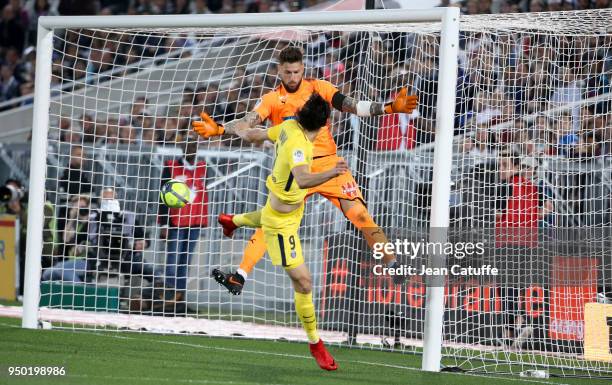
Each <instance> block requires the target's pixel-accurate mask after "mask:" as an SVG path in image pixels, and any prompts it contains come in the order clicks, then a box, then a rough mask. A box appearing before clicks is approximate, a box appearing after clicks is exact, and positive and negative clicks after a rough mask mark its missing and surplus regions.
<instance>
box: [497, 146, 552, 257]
mask: <svg viewBox="0 0 612 385" xmlns="http://www.w3.org/2000/svg"><path fill="white" fill-rule="evenodd" d="M520 160H521V158H520V156H519V155H518V154H515V153H511V152H503V153H501V154H500V155H499V157H498V169H499V174H498V186H497V191H496V194H495V199H496V207H497V209H498V210H499V211H498V213H497V215H496V221H495V235H496V237H495V239H496V246H506V245H520V246H527V247H529V246H533V245H534V244H535V242H536V241H537V232H534V231H533V228H537V227H538V223H539V218H540V213H541V208H540V202H539V200H538V189H537V187H536V186H535V185H534V184H533V182H532V181H531V180H528V179H527V178H525V177H524V176H523V175H521V172H520V171H521V170H520Z"/></svg>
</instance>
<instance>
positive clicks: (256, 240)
mask: <svg viewBox="0 0 612 385" xmlns="http://www.w3.org/2000/svg"><path fill="white" fill-rule="evenodd" d="M265 253H266V242H265V241H264V233H263V230H262V229H261V227H259V228H257V229H256V230H255V233H254V234H253V235H252V236H251V239H249V242H248V243H247V245H246V247H245V248H244V253H243V254H242V261H240V268H241V269H242V270H244V271H245V272H247V273H248V274H250V273H251V271H253V268H254V267H255V265H256V264H257V262H259V260H260V259H262V258H263V256H264V254H265Z"/></svg>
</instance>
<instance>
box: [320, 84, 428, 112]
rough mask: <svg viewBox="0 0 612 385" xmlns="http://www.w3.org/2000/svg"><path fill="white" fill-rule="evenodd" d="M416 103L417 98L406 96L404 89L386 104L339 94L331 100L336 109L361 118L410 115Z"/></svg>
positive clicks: (406, 92)
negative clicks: (398, 114) (399, 114)
mask: <svg viewBox="0 0 612 385" xmlns="http://www.w3.org/2000/svg"><path fill="white" fill-rule="evenodd" d="M417 103H418V98H417V96H416V95H408V91H407V90H406V88H402V89H401V90H400V92H399V93H398V94H397V96H396V97H395V99H394V100H393V101H392V102H390V103H387V104H382V103H377V102H368V101H364V100H357V99H354V98H351V97H350V96H345V95H342V94H340V93H339V92H337V93H336V94H335V95H334V97H333V99H332V104H333V106H334V107H335V108H336V109H338V110H340V111H342V112H350V113H351V114H355V115H357V116H363V117H367V116H377V115H383V114H395V113H403V114H410V113H411V112H412V111H413V110H414V109H415V108H416V106H417Z"/></svg>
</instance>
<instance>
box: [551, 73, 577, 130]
mask: <svg viewBox="0 0 612 385" xmlns="http://www.w3.org/2000/svg"><path fill="white" fill-rule="evenodd" d="M582 94H583V89H582V86H581V84H580V82H579V81H578V79H577V77H576V74H575V73H574V71H573V70H572V69H570V68H568V67H561V68H559V74H558V82H557V87H556V88H554V89H553V90H552V95H551V98H550V104H551V105H550V108H555V107H561V106H564V105H566V104H572V103H573V104H575V107H573V108H572V110H571V112H572V121H573V122H574V126H573V129H574V130H578V128H579V127H578V123H579V121H580V105H579V104H578V102H579V101H580V100H582Z"/></svg>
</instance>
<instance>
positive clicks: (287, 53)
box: [278, 46, 304, 64]
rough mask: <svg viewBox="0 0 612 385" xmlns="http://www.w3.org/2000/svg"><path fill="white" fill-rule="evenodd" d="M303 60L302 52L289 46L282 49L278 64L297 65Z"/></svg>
mask: <svg viewBox="0 0 612 385" xmlns="http://www.w3.org/2000/svg"><path fill="white" fill-rule="evenodd" d="M303 60H304V55H302V50H301V49H299V48H298V47H294V46H290V47H286V48H283V50H282V51H280V54H279V55H278V63H279V64H283V63H297V62H302V61H303Z"/></svg>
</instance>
